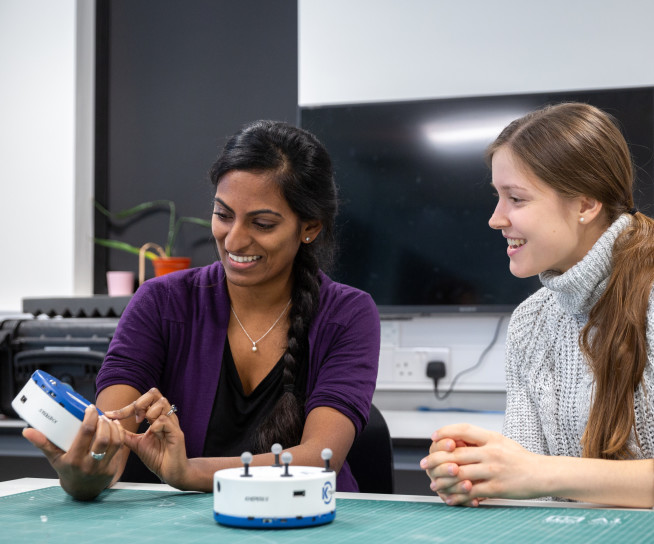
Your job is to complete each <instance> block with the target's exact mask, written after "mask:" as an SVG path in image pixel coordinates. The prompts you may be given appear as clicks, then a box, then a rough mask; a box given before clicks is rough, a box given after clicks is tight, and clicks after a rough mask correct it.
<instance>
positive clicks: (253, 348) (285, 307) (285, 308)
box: [230, 298, 291, 351]
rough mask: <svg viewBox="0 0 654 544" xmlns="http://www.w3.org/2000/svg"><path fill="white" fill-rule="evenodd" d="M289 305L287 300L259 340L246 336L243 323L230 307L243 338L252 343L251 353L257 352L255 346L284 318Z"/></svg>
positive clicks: (289, 300) (289, 302) (246, 332)
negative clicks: (243, 335) (245, 337)
mask: <svg viewBox="0 0 654 544" xmlns="http://www.w3.org/2000/svg"><path fill="white" fill-rule="evenodd" d="M290 305H291V299H290V298H289V299H288V302H287V303H286V306H284V309H283V310H282V313H281V314H279V317H278V318H277V319H276V320H275V322H274V323H273V324H272V326H271V327H270V328H269V329H268V330H267V331H266V332H265V333H264V335H263V336H262V337H261V338H259V340H252V337H251V336H250V335H249V334H248V331H246V330H245V327H244V326H243V323H241V320H240V319H239V318H238V316H237V315H236V312H235V311H234V306H232V305H230V308H231V309H232V313H233V314H234V317H235V318H236V321H237V322H238V324H239V325H240V327H241V329H242V330H243V332H244V333H245V336H247V337H248V339H249V340H250V342H252V351H257V350H258V348H257V344H258V343H259V342H261V340H263V339H264V338H265V337H266V336H267V335H268V333H269V332H270V331H271V330H273V329H274V328H275V325H277V323H279V320H280V319H281V318H282V317H284V314H285V313H286V310H288V307H289V306H290Z"/></svg>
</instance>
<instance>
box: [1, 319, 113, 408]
mask: <svg viewBox="0 0 654 544" xmlns="http://www.w3.org/2000/svg"><path fill="white" fill-rule="evenodd" d="M117 324H118V317H84V318H74V317H72V318H68V317H67V318H54V319H9V320H6V321H4V322H2V323H1V324H0V413H2V414H4V415H6V416H7V417H12V418H15V417H17V416H16V413H15V412H14V411H13V409H12V408H11V401H12V400H13V399H14V397H15V396H16V395H17V394H18V392H19V391H20V390H21V389H22V387H23V386H24V385H25V383H26V382H27V380H28V379H29V378H30V376H31V375H32V373H33V372H34V371H35V370H37V369H40V370H44V371H45V372H47V373H49V374H52V375H53V376H55V377H56V378H58V379H59V380H60V381H62V382H63V383H67V384H69V385H70V386H71V387H72V388H73V389H75V391H77V392H78V393H79V394H81V395H82V396H83V397H85V398H86V399H88V400H89V401H91V402H95V378H96V375H97V373H98V371H99V370H100V365H101V364H102V361H103V360H104V356H105V354H106V352H107V348H108V347H109V342H110V341H111V338H112V337H113V335H114V332H115V330H116V325H117Z"/></svg>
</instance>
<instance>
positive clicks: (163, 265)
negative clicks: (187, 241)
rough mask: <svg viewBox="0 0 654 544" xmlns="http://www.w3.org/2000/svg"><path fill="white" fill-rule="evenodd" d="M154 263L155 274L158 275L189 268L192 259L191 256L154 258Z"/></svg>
mask: <svg viewBox="0 0 654 544" xmlns="http://www.w3.org/2000/svg"><path fill="white" fill-rule="evenodd" d="M152 265H153V266H154V275H155V276H156V277H158V276H163V275H164V274H170V273H171V272H175V271H177V270H185V269H187V268H188V267H189V266H191V259H190V258H189V257H165V258H159V259H152Z"/></svg>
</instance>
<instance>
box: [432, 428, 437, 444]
mask: <svg viewBox="0 0 654 544" xmlns="http://www.w3.org/2000/svg"><path fill="white" fill-rule="evenodd" d="M431 439H432V442H436V441H437V440H438V431H434V432H433V433H432V435H431Z"/></svg>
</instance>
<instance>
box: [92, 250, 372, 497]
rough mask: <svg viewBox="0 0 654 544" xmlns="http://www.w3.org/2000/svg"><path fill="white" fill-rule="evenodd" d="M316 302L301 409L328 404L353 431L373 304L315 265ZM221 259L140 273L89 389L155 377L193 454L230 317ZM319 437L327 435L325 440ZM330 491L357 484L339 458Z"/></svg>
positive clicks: (365, 402)
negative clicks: (153, 274) (154, 274)
mask: <svg viewBox="0 0 654 544" xmlns="http://www.w3.org/2000/svg"><path fill="white" fill-rule="evenodd" d="M321 280H322V285H321V288H320V306H319V309H318V313H317V315H316V317H315V318H314V321H313V323H312V325H311V328H310V330H309V351H310V354H309V368H308V373H307V401H306V414H308V413H309V412H310V411H311V410H313V409H314V408H316V407H318V406H329V407H332V408H334V409H336V410H338V411H339V412H341V413H342V414H344V415H346V416H347V417H349V418H350V420H351V421H352V423H353V424H354V427H355V428H356V432H357V434H358V433H359V432H361V430H362V429H363V427H364V426H365V424H366V422H367V420H368V413H369V409H370V403H371V401H372V394H373V392H374V389H375V384H376V380H377V367H378V364H379V343H380V326H379V314H378V312H377V308H376V306H375V304H374V302H373V300H372V298H371V297H370V295H368V294H367V293H364V292H363V291H359V290H357V289H354V288H353V287H349V286H347V285H342V284H339V283H336V282H333V281H332V280H331V279H329V278H328V277H327V276H326V275H324V274H322V273H321ZM229 308H230V306H229V297H228V296H227V290H226V283H225V274H224V271H223V267H222V264H221V263H220V262H216V263H214V264H212V265H209V266H206V267H202V268H193V269H190V270H184V271H180V272H174V273H172V274H167V275H165V276H161V277H159V278H154V279H152V280H149V281H147V282H145V283H144V284H143V285H142V286H141V287H139V289H138V290H137V292H136V294H135V295H134V296H133V297H132V300H131V301H130V303H129V304H128V306H127V308H126V309H125V311H124V313H123V315H122V317H121V319H120V321H119V323H118V327H117V328H116V334H115V336H114V338H113V340H112V341H111V344H110V346H109V350H108V352H107V355H106V357H105V360H104V363H103V364H102V368H101V369H100V372H99V373H98V377H97V391H98V393H99V392H100V391H102V390H103V389H105V388H106V387H108V386H110V385H116V384H125V385H131V386H132V387H134V388H136V389H137V390H138V391H140V392H142V393H144V392H146V391H148V390H149V389H150V388H152V387H157V388H158V389H159V390H160V391H161V392H162V393H163V394H164V396H165V397H166V398H167V399H168V400H169V401H170V402H171V403H174V404H175V405H176V406H177V408H178V409H179V412H178V413H177V416H178V418H179V422H180V425H181V428H182V431H183V432H184V436H185V439H186V450H187V454H188V456H189V457H200V456H201V455H202V450H203V447H204V439H205V435H206V432H207V427H208V424H209V418H210V416H211V410H212V408H213V402H214V397H215V395H216V391H217V389H218V378H219V376H220V367H221V357H222V354H223V347H224V345H225V337H226V335H227V324H228V323H229V318H230V309H229ZM325 447H329V444H325ZM337 488H338V490H339V491H357V490H358V488H357V484H356V481H355V480H354V478H353V477H352V474H351V472H350V468H349V466H348V465H347V463H346V464H345V465H344V466H343V468H342V469H341V471H340V472H339V474H338V478H337Z"/></svg>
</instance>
